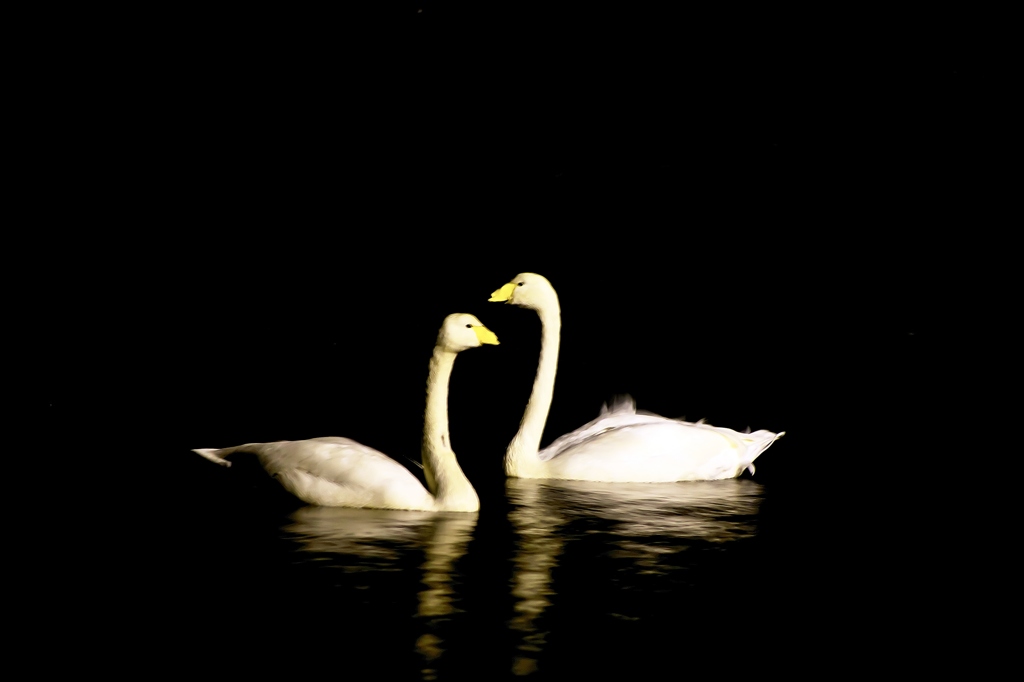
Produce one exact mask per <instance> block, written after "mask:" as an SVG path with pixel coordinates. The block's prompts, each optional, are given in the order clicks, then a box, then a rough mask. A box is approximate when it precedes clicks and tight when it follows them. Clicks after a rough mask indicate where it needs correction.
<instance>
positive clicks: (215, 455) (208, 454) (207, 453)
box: [192, 448, 234, 467]
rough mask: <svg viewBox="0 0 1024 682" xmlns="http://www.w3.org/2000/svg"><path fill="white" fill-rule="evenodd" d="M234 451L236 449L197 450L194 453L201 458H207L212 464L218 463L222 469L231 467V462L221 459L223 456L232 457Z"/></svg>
mask: <svg viewBox="0 0 1024 682" xmlns="http://www.w3.org/2000/svg"><path fill="white" fill-rule="evenodd" d="M233 451H234V448H224V449H218V448H196V449H195V450H193V451H192V452H194V453H196V454H197V455H199V456H200V457H205V458H206V459H208V460H210V461H211V462H216V463H217V464H220V465H221V466H222V467H229V466H231V462H229V461H227V460H226V459H224V458H223V457H221V455H222V454H223V455H230V454H231V453H232V452H233Z"/></svg>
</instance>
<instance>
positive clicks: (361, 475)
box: [193, 313, 498, 512]
mask: <svg viewBox="0 0 1024 682" xmlns="http://www.w3.org/2000/svg"><path fill="white" fill-rule="evenodd" d="M497 343H498V338H497V337H496V336H495V335H494V333H493V332H491V331H490V330H489V329H487V328H486V327H484V326H483V325H482V324H481V323H480V320H478V319H477V318H476V317H474V316H473V315H467V314H461V313H456V314H453V315H449V316H448V317H447V318H445V321H444V324H443V325H442V327H441V330H440V332H439V333H438V336H437V344H436V345H435V347H434V353H433V356H432V357H431V360H430V373H429V376H428V379H427V406H426V409H425V411H424V418H423V447H422V451H421V454H422V458H423V468H424V472H425V474H426V478H427V483H428V485H429V487H430V490H429V491H428V490H427V489H426V488H424V487H423V484H422V483H420V481H419V480H418V479H417V478H416V477H415V476H414V475H413V474H412V473H411V472H410V471H409V470H408V469H406V468H405V467H404V466H402V465H401V464H399V463H398V462H396V461H395V460H393V459H391V458H390V457H388V456H387V455H385V454H383V453H381V452H379V451H377V450H374V449H373V448H371V447H368V446H366V445H363V444H362V443H358V442H356V441H354V440H352V439H350V438H341V437H337V436H329V437H324V438H310V439H308V440H299V441H278V442H274V443H247V444H245V445H238V446H235V447H230V448H222V449H209V448H205V449H197V450H194V451H193V452H196V453H197V454H199V455H202V456H203V457H205V458H206V459H209V460H210V461H212V462H216V463H218V464H221V465H223V466H231V463H230V462H229V461H228V460H227V459H225V458H226V457H227V456H229V455H232V454H234V453H236V452H245V453H252V454H255V455H256V456H257V457H258V458H259V461H260V464H261V465H262V466H263V468H264V469H265V470H266V471H267V473H268V474H270V475H271V476H273V477H274V478H276V479H277V480H278V482H280V483H281V485H282V486H284V488H285V489H286V490H287V491H288V492H290V493H292V494H293V495H295V496H296V497H298V498H299V499H300V500H302V501H303V502H306V503H308V504H315V505H320V506H325V507H373V508H379V509H410V510H420V511H459V512H472V511H477V510H479V508H480V499H479V498H478V497H477V494H476V491H475V490H474V489H473V486H472V484H471V483H470V482H469V480H468V479H467V478H466V475H465V474H464V473H463V472H462V468H461V467H460V466H459V463H458V461H457V460H456V459H455V453H454V452H453V451H452V449H451V438H450V436H449V434H448V382H449V378H450V377H451V370H452V365H453V363H454V362H455V356H456V354H458V353H459V352H461V351H463V350H466V349H467V348H475V347H477V346H481V345H483V344H497Z"/></svg>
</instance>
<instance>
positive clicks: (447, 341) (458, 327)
mask: <svg viewBox="0 0 1024 682" xmlns="http://www.w3.org/2000/svg"><path fill="white" fill-rule="evenodd" d="M484 344H491V345H494V346H497V345H498V337H497V336H495V334H494V332H492V331H491V330H490V329H488V328H487V327H485V326H484V325H483V323H482V322H480V320H478V319H476V316H475V315H470V314H468V313H454V314H452V315H449V316H448V317H446V318H444V324H443V325H441V332H440V333H439V334H438V335H437V345H438V346H440V347H441V348H443V349H445V350H447V351H451V352H453V353H459V352H461V351H464V350H466V349H467V348H478V347H480V346H482V345H484Z"/></svg>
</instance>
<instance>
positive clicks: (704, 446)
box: [490, 273, 785, 483]
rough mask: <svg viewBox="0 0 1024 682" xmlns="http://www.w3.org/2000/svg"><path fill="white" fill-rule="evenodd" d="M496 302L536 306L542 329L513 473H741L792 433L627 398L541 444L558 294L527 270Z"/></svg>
mask: <svg viewBox="0 0 1024 682" xmlns="http://www.w3.org/2000/svg"><path fill="white" fill-rule="evenodd" d="M490 300H491V301H504V302H507V303H511V304H513V305H518V306H521V307H524V308H530V309H532V310H534V311H536V312H537V315H538V316H539V317H540V320H541V329H542V332H541V334H542V336H541V351H540V361H539V363H538V366H537V375H536V377H535V378H534V383H533V391H532V392H531V394H530V401H529V402H528V403H527V406H526V411H525V413H524V414H523V420H522V422H521V424H520V427H519V431H518V433H516V435H515V437H514V438H513V439H512V442H511V443H509V446H508V450H507V451H506V453H505V473H506V474H507V475H508V476H514V477H520V478H556V479H574V480H584V481H606V482H619V483H623V482H636V483H642V482H657V481H661V482H667V481H696V480H718V479H726V478H735V477H737V476H739V475H740V474H741V473H743V471H744V470H748V469H749V470H750V472H751V473H753V472H754V460H755V459H756V458H757V456H758V455H760V454H761V453H762V452H764V451H765V450H766V449H767V448H768V446H770V445H771V444H772V443H773V442H775V440H776V439H778V438H780V437H781V436H782V435H783V434H784V433H785V432H782V433H778V434H775V433H772V432H770V431H756V432H754V433H739V432H737V431H734V430H732V429H728V428H723V427H717V426H711V425H710V424H705V423H703V422H697V423H693V422H687V421H682V420H678V419H668V418H667V417H662V416H659V415H656V414H651V413H643V412H637V410H636V407H635V404H634V403H633V400H632V399H631V398H629V397H628V396H626V397H624V398H621V399H619V400H618V401H616V402H615V403H614V404H613V405H612V406H611V407H607V406H606V407H605V408H604V409H602V411H601V414H600V415H599V416H598V418H597V419H595V420H593V421H591V422H589V423H587V424H584V425H583V426H581V427H580V428H578V429H576V430H575V431H572V432H570V433H567V434H565V435H564V436H561V437H559V438H558V439H556V440H555V441H554V442H553V443H551V445H549V446H548V447H547V448H545V449H544V450H540V440H541V435H542V434H543V431H544V424H545V422H546V421H547V416H548V411H549V409H550V407H551V399H552V397H553V394H554V384H555V374H556V372H557V366H558V347H559V340H560V339H559V337H560V332H561V309H560V307H559V303H558V295H557V294H556V293H555V289H554V287H552V286H551V283H550V282H548V280H547V279H545V278H544V277H542V276H540V275H537V274H535V273H522V274H520V275H517V276H516V277H515V278H513V280H512V281H511V282H509V283H508V284H505V285H504V286H503V287H501V288H500V289H498V290H497V291H495V292H494V293H493V294H491V298H490Z"/></svg>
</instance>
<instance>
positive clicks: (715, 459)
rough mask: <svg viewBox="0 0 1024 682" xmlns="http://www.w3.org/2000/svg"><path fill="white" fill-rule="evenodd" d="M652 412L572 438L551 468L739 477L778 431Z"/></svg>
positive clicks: (615, 475)
mask: <svg viewBox="0 0 1024 682" xmlns="http://www.w3.org/2000/svg"><path fill="white" fill-rule="evenodd" d="M638 416H645V415H638ZM647 418H648V421H646V422H636V423H629V424H625V425H622V426H609V427H608V428H606V429H604V430H603V431H601V432H599V433H598V432H595V433H592V434H591V435H590V436H589V437H587V438H582V439H580V440H578V441H575V442H572V443H567V444H566V445H565V447H563V448H562V449H561V450H560V451H559V452H558V453H556V454H555V455H554V456H552V458H551V459H550V460H549V464H548V468H549V471H550V472H551V473H552V474H553V475H554V477H556V478H565V479H580V480H591V481H609V482H637V483H640V482H657V481H663V482H664V481H696V480H719V479H724V478H734V477H736V476H738V475H739V474H740V473H742V472H743V470H744V469H746V468H748V467H751V466H752V462H753V459H754V458H756V457H757V455H759V454H760V453H761V452H763V451H764V449H765V448H767V446H768V445H770V444H771V442H773V441H774V439H775V438H776V437H777V436H775V434H769V432H764V434H765V435H755V434H739V433H737V432H735V431H733V430H732V429H724V428H718V427H714V426H710V425H707V424H700V423H698V424H692V423H689V422H683V421H678V420H672V419H665V418H657V419H654V418H651V416H649V415H647ZM745 437H746V438H745Z"/></svg>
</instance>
